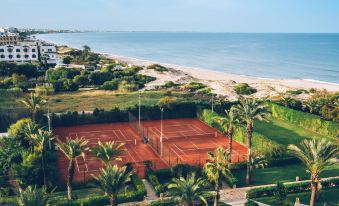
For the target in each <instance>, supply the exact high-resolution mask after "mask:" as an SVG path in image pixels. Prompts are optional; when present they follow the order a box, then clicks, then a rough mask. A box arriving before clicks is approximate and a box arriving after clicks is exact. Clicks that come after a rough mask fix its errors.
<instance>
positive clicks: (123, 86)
mask: <svg viewBox="0 0 339 206" xmlns="http://www.w3.org/2000/svg"><path fill="white" fill-rule="evenodd" d="M138 89H139V85H138V84H136V83H128V82H127V81H121V82H120V84H119V91H122V92H133V91H137V90H138Z"/></svg>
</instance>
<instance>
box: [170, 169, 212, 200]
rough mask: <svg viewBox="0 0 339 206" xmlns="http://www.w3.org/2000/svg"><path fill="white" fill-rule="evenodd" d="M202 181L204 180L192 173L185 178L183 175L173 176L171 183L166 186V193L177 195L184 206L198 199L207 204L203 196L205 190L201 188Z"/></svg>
mask: <svg viewBox="0 0 339 206" xmlns="http://www.w3.org/2000/svg"><path fill="white" fill-rule="evenodd" d="M204 183H205V180H203V179H202V178H196V176H195V174H194V173H193V174H190V175H188V176H187V178H186V179H185V178H183V177H179V178H173V179H172V183H171V184H169V185H168V186H167V187H168V189H169V191H168V193H169V195H171V196H176V197H178V198H179V199H180V202H181V203H182V204H184V205H185V206H194V205H196V204H197V202H199V200H200V201H202V202H204V203H205V204H206V205H207V201H206V199H205V197H204V194H206V191H204V190H203V185H204Z"/></svg>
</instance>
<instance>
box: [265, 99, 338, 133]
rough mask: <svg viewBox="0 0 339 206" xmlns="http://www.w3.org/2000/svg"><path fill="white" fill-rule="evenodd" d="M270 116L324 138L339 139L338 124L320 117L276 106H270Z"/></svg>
mask: <svg viewBox="0 0 339 206" xmlns="http://www.w3.org/2000/svg"><path fill="white" fill-rule="evenodd" d="M270 106H271V110H272V116H273V117H276V118H279V119H282V120H285V121H288V122H290V123H292V124H294V125H298V126H300V127H303V128H305V129H309V130H311V131H313V132H317V133H319V134H321V135H324V136H330V137H335V138H339V123H337V122H332V121H326V120H324V119H322V118H321V117H319V116H317V115H314V114H310V113H305V112H302V111H297V110H294V109H290V108H287V107H283V106H280V105H277V104H273V103H271V104H270Z"/></svg>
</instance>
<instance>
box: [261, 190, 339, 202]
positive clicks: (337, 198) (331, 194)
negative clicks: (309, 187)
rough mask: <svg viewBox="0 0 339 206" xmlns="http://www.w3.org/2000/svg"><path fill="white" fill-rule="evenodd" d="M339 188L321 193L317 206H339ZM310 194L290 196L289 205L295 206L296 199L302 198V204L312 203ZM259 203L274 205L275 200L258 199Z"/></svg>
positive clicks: (288, 198)
mask: <svg viewBox="0 0 339 206" xmlns="http://www.w3.org/2000/svg"><path fill="white" fill-rule="evenodd" d="M338 194H339V188H335V189H327V190H323V191H321V193H320V196H319V199H318V201H317V202H316V203H315V205H316V206H323V205H324V204H325V203H326V204H327V205H339V195H338ZM310 196H311V194H310V192H303V193H296V194H290V195H288V197H287V200H286V203H287V205H291V206H293V205H294V203H295V200H296V198H297V197H298V198H300V203H302V204H309V201H310ZM256 200H257V201H259V202H262V203H266V204H269V205H274V199H273V198H272V197H270V198H267V197H265V198H258V199H256Z"/></svg>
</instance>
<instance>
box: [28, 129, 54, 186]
mask: <svg viewBox="0 0 339 206" xmlns="http://www.w3.org/2000/svg"><path fill="white" fill-rule="evenodd" d="M53 139H54V136H53V134H52V132H50V131H45V130H42V129H38V132H37V133H36V134H32V135H31V141H32V142H33V145H35V147H36V150H37V151H38V152H40V153H41V164H42V172H43V175H44V186H45V188H46V189H47V177H46V145H47V143H48V142H49V141H51V140H53Z"/></svg>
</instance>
